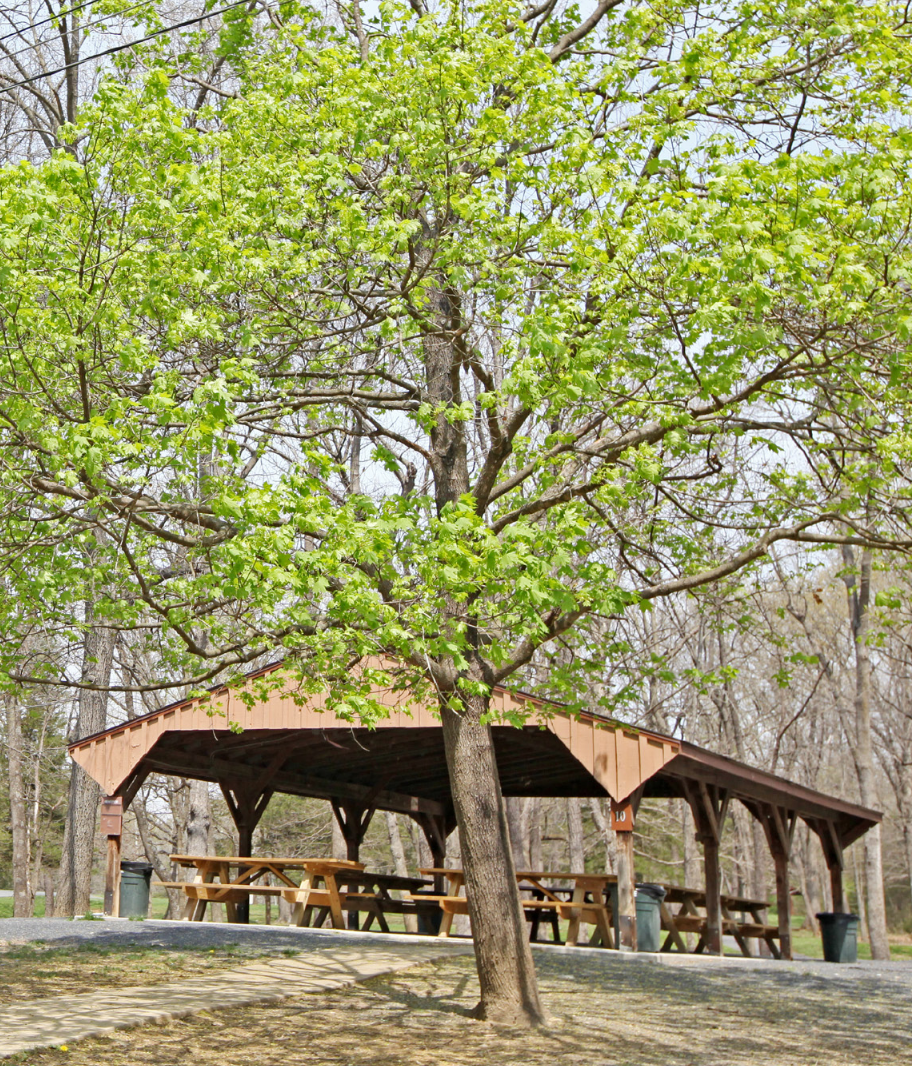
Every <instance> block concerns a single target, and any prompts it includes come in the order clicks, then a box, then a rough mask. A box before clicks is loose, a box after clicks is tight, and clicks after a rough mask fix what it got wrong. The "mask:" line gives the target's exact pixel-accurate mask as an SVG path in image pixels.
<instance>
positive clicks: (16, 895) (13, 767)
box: [4, 696, 35, 918]
mask: <svg viewBox="0 0 912 1066" xmlns="http://www.w3.org/2000/svg"><path fill="white" fill-rule="evenodd" d="M4 703H5V705H6V741H7V770H8V775H9V801H10V835H11V837H12V845H13V854H12V860H13V917H14V918H30V917H31V915H32V907H33V905H34V902H35V894H34V891H33V888H32V884H31V879H30V871H31V850H32V849H31V838H30V833H29V819H28V797H27V795H26V784H25V768H24V763H25V759H24V752H23V749H22V745H23V739H22V719H21V717H20V715H21V708H20V706H19V703H18V702H17V700H16V699H15V698H14V697H13V696H6V697H5V699H4Z"/></svg>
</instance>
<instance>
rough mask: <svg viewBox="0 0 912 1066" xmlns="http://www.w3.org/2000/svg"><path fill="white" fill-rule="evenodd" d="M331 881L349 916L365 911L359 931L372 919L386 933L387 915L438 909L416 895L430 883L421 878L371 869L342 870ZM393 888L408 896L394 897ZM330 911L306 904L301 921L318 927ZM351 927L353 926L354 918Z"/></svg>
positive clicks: (430, 912) (427, 914)
mask: <svg viewBox="0 0 912 1066" xmlns="http://www.w3.org/2000/svg"><path fill="white" fill-rule="evenodd" d="M335 880H336V884H337V885H338V886H339V889H340V901H341V905H342V907H343V909H345V910H348V912H349V916H350V918H351V917H352V916H354V915H355V914H356V913H357V912H358V911H363V912H365V918H364V923H363V925H362V926H361V930H362V932H364V931H366V930H368V929H370V927H371V926H372V925H373V923H374V922H375V921H376V923H377V924H378V925H379V927H380V929H381V930H382V932H384V933H388V932H390V928H389V925H388V923H387V921H386V916H387V915H388V914H402V915H406V914H414V915H417V916H418V917H424V918H430V917H431V916H433V915H435V914H436V913H437V911H438V908H437V905H436V904H435V903H432V902H428V901H426V900H424V899H423V897H422V896H421V895H420V890H421V889H422V888H426V887H427V886H428V885H429V884H430V882H429V881H426V880H425V879H424V878H423V877H402V876H399V875H397V874H384V873H378V872H376V871H374V870H363V869H362V870H353V869H346V870H340V871H339V872H338V873H337V874H336V877H335ZM397 891H398V892H403V893H405V894H406V895H407V897H408V898H406V899H401V898H400V899H397V898H395V897H394V896H392V895H391V893H392V892H397ZM416 893H417V895H416ZM330 913H331V912H330V909H329V908H328V907H326V906H316V905H315V904H310V905H309V907H307V908H306V909H305V913H304V915H303V918H302V922H301V924H302V925H308V926H311V927H312V928H319V927H320V926H321V925H323V924H324V922H325V921H326V918H327V916H328V915H329V914H330ZM354 926H355V928H357V920H355V922H354Z"/></svg>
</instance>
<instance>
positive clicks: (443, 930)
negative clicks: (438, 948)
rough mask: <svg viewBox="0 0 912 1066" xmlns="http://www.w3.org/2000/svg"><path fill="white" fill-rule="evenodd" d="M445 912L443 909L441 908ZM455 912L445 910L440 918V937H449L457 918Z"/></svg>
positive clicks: (438, 931) (438, 932) (438, 933)
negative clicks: (454, 919)
mask: <svg viewBox="0 0 912 1066" xmlns="http://www.w3.org/2000/svg"><path fill="white" fill-rule="evenodd" d="M440 909H441V910H443V907H441V908H440ZM455 915H456V912H455V911H447V910H443V914H442V915H441V917H440V928H439V929H438V930H437V935H438V936H449V935H450V929H451V928H452V925H453V918H454V917H455Z"/></svg>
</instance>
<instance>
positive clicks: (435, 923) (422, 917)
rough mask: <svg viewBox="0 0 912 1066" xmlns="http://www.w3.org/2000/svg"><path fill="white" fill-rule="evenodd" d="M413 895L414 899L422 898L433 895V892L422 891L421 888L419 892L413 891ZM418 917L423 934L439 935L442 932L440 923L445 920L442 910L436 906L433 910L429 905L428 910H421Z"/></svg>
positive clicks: (419, 930) (419, 929)
mask: <svg viewBox="0 0 912 1066" xmlns="http://www.w3.org/2000/svg"><path fill="white" fill-rule="evenodd" d="M411 895H412V898H413V899H418V900H420V898H421V897H422V896H430V895H433V892H430V891H427V890H425V891H423V892H422V891H421V889H419V890H418V891H417V892H412V894H411ZM417 917H418V932H419V933H421V935H422V936H437V934H438V933H439V932H440V923H441V921H443V911H442V910H440V909H439V908H434V909H433V910H432V909H431V908H430V907H429V908H428V909H427V910H420V911H419V912H418V916H417Z"/></svg>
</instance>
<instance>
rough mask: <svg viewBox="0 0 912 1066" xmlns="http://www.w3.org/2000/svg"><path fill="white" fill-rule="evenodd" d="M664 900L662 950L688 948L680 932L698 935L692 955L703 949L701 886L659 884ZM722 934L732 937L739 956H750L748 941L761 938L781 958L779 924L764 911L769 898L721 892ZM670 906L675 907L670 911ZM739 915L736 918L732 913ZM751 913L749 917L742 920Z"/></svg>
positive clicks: (705, 937)
mask: <svg viewBox="0 0 912 1066" xmlns="http://www.w3.org/2000/svg"><path fill="white" fill-rule="evenodd" d="M662 888H664V889H665V899H664V900H663V901H662V903H661V907H660V911H661V916H662V929H663V930H665V931H666V932H667V933H668V936H667V937H666V938H665V942H664V944H663V945H662V951H671V950H672V948H677V950H678V951H687V945H686V943H685V941H684V938H683V936H682V934H684V933H696V934H698V941H697V946H696V947H695V948H694V954H696V955H699V954H701V953H702V952H703V951H705V950H706V947H707V942H708V929H707V919H706V892H705V890H703V889H701V888H700V889H697V888H685V887H684V886H682V885H662ZM721 904H722V907H721V910H722V933H723V934H725V935H728V936H731V937H734V940H735V943H736V944H737V945H738V947H739V948H740V949H741V953H742V955H745V956H747V957H750V956H751V950H750V946H749V944H748V941H749V940H752V939H756V940H763V941H764V942H765V943H766V944H767V945H768V946H769V949H770V953H771V954H772V956H773V958H775V959H778V958H781V957H782V953H781V951H780V948H779V944H778V943H777V941H778V940H779V927H778V926H777V925H769V924H768V923H767V922H766V918H765V911H766V909H767V908H768V907H769V906H770V903H769V901H768V900H763V899H750V898H747V897H745V896H733V895H723V896H722V897H721ZM671 905H676V906H677V907H678V909H677V911H672V910H671ZM736 914H741V916H742V917H741V919H740V920H738V919H737V918H736V917H735V915H736ZM745 915H750V920H745V917H744V916H745Z"/></svg>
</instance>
